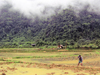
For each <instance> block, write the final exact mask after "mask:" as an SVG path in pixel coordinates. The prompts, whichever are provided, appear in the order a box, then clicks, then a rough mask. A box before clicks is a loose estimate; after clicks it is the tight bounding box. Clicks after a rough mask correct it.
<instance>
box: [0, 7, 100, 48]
mask: <svg viewBox="0 0 100 75" xmlns="http://www.w3.org/2000/svg"><path fill="white" fill-rule="evenodd" d="M10 8H11V6H9V5H7V6H4V7H3V8H2V9H1V10H0V42H1V44H0V45H1V46H2V45H3V44H5V43H6V44H7V43H10V44H11V45H13V46H14V47H16V46H18V44H19V43H20V45H21V43H27V44H29V45H31V44H32V43H41V44H52V43H53V44H57V43H58V42H60V43H62V44H64V43H66V41H67V44H68V45H76V44H77V46H79V45H89V44H93V45H96V46H99V43H100V42H99V38H100V15H98V14H96V13H94V12H88V11H87V9H84V10H82V11H80V13H79V14H76V13H75V12H74V11H73V10H72V9H65V10H62V11H61V12H59V13H56V15H53V16H51V17H49V18H47V19H46V18H45V19H39V17H36V18H35V19H32V18H27V17H25V16H24V15H23V14H20V13H19V12H18V11H12V10H10ZM3 47H4V46H3Z"/></svg>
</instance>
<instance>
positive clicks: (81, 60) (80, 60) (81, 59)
mask: <svg viewBox="0 0 100 75" xmlns="http://www.w3.org/2000/svg"><path fill="white" fill-rule="evenodd" d="M78 58H79V62H78V66H79V64H80V63H81V66H82V65H83V64H82V62H83V58H82V56H81V55H79V56H78Z"/></svg>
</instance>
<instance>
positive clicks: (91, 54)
mask: <svg viewBox="0 0 100 75" xmlns="http://www.w3.org/2000/svg"><path fill="white" fill-rule="evenodd" d="M79 54H81V55H82V56H83V59H84V60H83V66H78V67H77V63H78V59H76V58H77V56H78V55H79ZM99 58H100V51H99V50H68V49H60V50H57V49H53V48H52V49H39V48H18V49H17V48H11V49H10V48H8V49H7V48H5V49H0V74H1V75H100V59H99Z"/></svg>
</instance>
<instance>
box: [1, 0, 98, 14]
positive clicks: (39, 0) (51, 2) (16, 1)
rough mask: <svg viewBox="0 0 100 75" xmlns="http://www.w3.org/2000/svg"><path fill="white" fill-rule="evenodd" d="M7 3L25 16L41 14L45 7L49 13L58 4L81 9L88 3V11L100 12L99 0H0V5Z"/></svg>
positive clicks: (63, 6) (63, 7) (51, 12)
mask: <svg viewBox="0 0 100 75" xmlns="http://www.w3.org/2000/svg"><path fill="white" fill-rule="evenodd" d="M7 3H9V4H11V5H12V8H11V9H13V10H17V11H20V12H21V13H23V14H25V15H27V16H30V15H31V14H33V15H42V12H43V11H44V10H45V7H49V9H47V13H46V15H51V14H54V9H55V8H57V7H59V6H61V8H62V9H66V8H68V6H69V5H70V6H72V7H74V8H76V10H81V9H83V8H84V6H85V5H87V4H89V5H90V8H89V9H88V10H89V11H94V12H96V13H98V12H100V0H0V7H2V6H3V5H5V4H7ZM46 15H45V16H46Z"/></svg>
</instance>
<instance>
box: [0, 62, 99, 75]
mask: <svg viewBox="0 0 100 75" xmlns="http://www.w3.org/2000/svg"><path fill="white" fill-rule="evenodd" d="M0 66H1V67H0V74H1V75H2V73H4V74H6V75H100V69H99V68H92V67H77V66H66V65H55V64H52V65H48V64H36V63H35V64H25V63H23V64H18V63H17V64H15V63H13V64H2V65H0Z"/></svg>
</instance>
